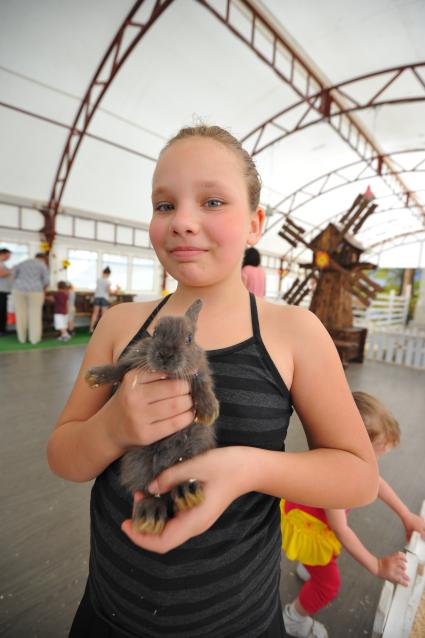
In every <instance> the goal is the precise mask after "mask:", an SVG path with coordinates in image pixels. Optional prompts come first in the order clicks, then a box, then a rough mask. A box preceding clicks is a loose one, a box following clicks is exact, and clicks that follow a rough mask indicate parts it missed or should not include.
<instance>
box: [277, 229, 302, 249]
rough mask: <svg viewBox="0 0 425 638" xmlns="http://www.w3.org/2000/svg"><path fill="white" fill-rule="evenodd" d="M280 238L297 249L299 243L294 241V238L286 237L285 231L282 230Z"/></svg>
mask: <svg viewBox="0 0 425 638" xmlns="http://www.w3.org/2000/svg"><path fill="white" fill-rule="evenodd" d="M278 235H279V237H282V239H284V240H285V241H287V242H288V244H291V246H292V247H293V248H296V247H297V246H298V243H297V242H296V241H294V240H293V239H292V237H289V236H288V235H286V233H285V231H283V230H280V231H279V233H278Z"/></svg>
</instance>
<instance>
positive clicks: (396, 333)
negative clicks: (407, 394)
mask: <svg viewBox="0 0 425 638" xmlns="http://www.w3.org/2000/svg"><path fill="white" fill-rule="evenodd" d="M365 355H366V358H367V359H369V360H373V361H381V362H384V363H394V364H396V365H403V366H408V367H411V368H417V369H419V370H425V332H419V331H417V330H414V329H411V330H409V329H407V328H399V329H397V328H389V329H388V328H387V329H385V328H373V329H372V330H370V329H369V330H368V335H367V339H366V344H365Z"/></svg>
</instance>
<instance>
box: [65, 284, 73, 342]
mask: <svg viewBox="0 0 425 638" xmlns="http://www.w3.org/2000/svg"><path fill="white" fill-rule="evenodd" d="M67 290H68V332H69V334H70V335H74V334H75V290H74V286H73V285H72V284H71V283H70V282H67Z"/></svg>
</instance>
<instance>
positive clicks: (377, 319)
mask: <svg viewBox="0 0 425 638" xmlns="http://www.w3.org/2000/svg"><path fill="white" fill-rule="evenodd" d="M408 310H409V298H408V297H407V296H400V295H396V294H395V293H394V292H391V293H379V294H378V295H377V296H376V297H375V299H373V300H372V302H371V304H370V306H369V307H368V308H362V307H358V306H357V305H355V302H354V304H353V321H354V325H356V326H362V327H365V328H371V327H377V326H405V325H406V321H407V313H408Z"/></svg>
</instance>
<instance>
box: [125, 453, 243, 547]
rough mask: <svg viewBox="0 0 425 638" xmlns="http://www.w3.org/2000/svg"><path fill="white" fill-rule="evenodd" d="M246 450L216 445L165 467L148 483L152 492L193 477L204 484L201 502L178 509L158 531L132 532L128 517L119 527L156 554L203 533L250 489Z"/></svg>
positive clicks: (141, 545) (139, 496)
mask: <svg viewBox="0 0 425 638" xmlns="http://www.w3.org/2000/svg"><path fill="white" fill-rule="evenodd" d="M247 452H249V449H248V448H245V447H236V446H235V447H226V448H215V449H213V450H209V451H208V452H205V453H204V454H200V455H199V456H196V457H195V458H193V459H190V460H188V461H184V462H183V463H179V464H178V465H174V466H173V467H171V468H169V469H167V470H165V471H164V472H162V474H160V475H159V476H158V477H157V478H156V479H155V481H154V483H153V484H151V486H150V487H149V491H150V492H151V493H153V494H156V493H159V494H161V493H163V492H168V491H169V490H170V489H172V488H173V487H175V486H176V485H178V484H179V483H182V482H184V481H187V480H189V479H191V478H196V479H198V480H199V481H201V482H202V484H203V488H204V496H205V500H204V501H203V503H201V504H200V505H197V506H196V507H194V508H192V509H191V510H187V511H185V512H179V513H178V514H177V515H176V517H175V518H173V519H171V520H170V521H168V523H167V524H166V526H165V528H164V530H163V531H162V533H161V534H159V535H151V534H141V533H139V532H135V531H134V530H133V528H132V522H131V519H128V520H126V521H124V522H123V524H122V526H121V529H122V530H123V532H124V533H125V534H127V536H128V537H129V538H130V540H132V541H133V543H135V544H136V545H138V546H139V547H142V548H143V549H146V550H149V551H151V552H157V553H159V554H165V553H166V552H169V551H170V550H171V549H174V548H175V547H178V546H179V545H182V543H184V542H186V541H187V540H189V539H190V538H192V537H193V536H198V535H199V534H202V533H203V532H205V531H206V530H207V529H209V528H210V527H211V525H213V523H215V521H216V520H217V519H218V518H219V516H220V515H221V514H222V513H223V512H224V510H225V509H226V508H227V507H228V506H229V505H230V503H232V501H234V500H235V499H236V498H237V497H238V496H241V495H242V494H245V493H246V492H249V491H251V476H252V473H253V468H252V466H251V464H250V463H248V461H247V457H249V456H250V455H249V453H248V454H247ZM141 498H143V495H142V494H140V493H136V495H135V501H136V502H137V501H139V500H140V499H141Z"/></svg>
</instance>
